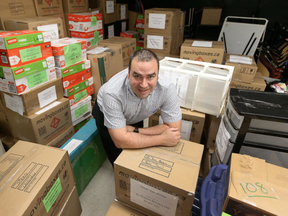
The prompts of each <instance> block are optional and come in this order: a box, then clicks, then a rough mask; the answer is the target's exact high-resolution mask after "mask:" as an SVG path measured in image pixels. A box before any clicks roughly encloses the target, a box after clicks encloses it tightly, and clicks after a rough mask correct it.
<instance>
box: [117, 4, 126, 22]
mask: <svg viewBox="0 0 288 216" xmlns="http://www.w3.org/2000/svg"><path fill="white" fill-rule="evenodd" d="M116 19H117V21H118V20H126V19H128V4H116Z"/></svg>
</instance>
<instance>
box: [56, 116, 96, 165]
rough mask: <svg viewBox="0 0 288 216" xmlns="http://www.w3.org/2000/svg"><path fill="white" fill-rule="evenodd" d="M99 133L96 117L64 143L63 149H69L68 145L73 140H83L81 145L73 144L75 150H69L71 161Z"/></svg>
mask: <svg viewBox="0 0 288 216" xmlns="http://www.w3.org/2000/svg"><path fill="white" fill-rule="evenodd" d="M98 133H99V131H98V128H97V127H96V123H95V119H94V118H92V119H90V120H89V121H88V122H87V123H86V124H85V125H84V126H83V127H82V128H81V129H80V130H79V131H77V133H75V134H74V135H73V137H72V138H70V139H69V140H68V141H67V142H66V143H64V145H62V146H61V149H67V146H68V145H69V144H71V143H70V142H71V140H78V141H82V142H81V143H80V144H79V145H77V146H73V148H72V149H73V151H71V152H69V157H70V161H73V160H74V158H75V157H76V156H77V155H78V154H79V153H80V152H81V151H82V150H83V149H84V148H85V147H86V146H87V145H88V144H89V143H90V142H91V140H92V139H93V138H94V137H95V136H96V135H97V134H98Z"/></svg>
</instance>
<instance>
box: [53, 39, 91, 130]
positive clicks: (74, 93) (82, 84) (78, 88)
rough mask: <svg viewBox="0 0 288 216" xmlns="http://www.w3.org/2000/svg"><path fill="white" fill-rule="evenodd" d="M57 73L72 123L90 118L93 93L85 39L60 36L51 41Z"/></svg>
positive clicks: (75, 123)
mask: <svg viewBox="0 0 288 216" xmlns="http://www.w3.org/2000/svg"><path fill="white" fill-rule="evenodd" d="M52 50H53V55H54V59H55V63H56V67H57V75H58V76H59V77H61V78H62V84H63V92H64V96H65V97H67V98H68V99H69V102H70V106H71V107H70V108H71V116H72V124H73V126H75V125H77V124H78V123H80V122H81V121H83V120H85V119H87V118H90V117H91V113H92V107H91V96H90V95H92V94H93V93H94V85H93V77H92V76H91V70H90V62H89V61H87V53H86V41H82V40H77V39H71V38H62V39H59V40H55V41H52Z"/></svg>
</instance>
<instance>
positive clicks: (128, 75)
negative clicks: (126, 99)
mask: <svg viewBox="0 0 288 216" xmlns="http://www.w3.org/2000/svg"><path fill="white" fill-rule="evenodd" d="M129 77H130V69H129V68H128V74H127V78H128V79H129Z"/></svg>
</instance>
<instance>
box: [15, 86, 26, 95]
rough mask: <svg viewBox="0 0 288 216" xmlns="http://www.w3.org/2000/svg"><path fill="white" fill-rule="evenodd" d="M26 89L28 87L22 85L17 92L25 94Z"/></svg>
mask: <svg viewBox="0 0 288 216" xmlns="http://www.w3.org/2000/svg"><path fill="white" fill-rule="evenodd" d="M26 87H27V86H26V85H24V84H21V85H19V86H17V92H18V93H21V92H24V91H25V89H26Z"/></svg>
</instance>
